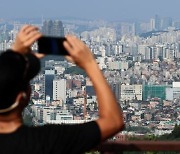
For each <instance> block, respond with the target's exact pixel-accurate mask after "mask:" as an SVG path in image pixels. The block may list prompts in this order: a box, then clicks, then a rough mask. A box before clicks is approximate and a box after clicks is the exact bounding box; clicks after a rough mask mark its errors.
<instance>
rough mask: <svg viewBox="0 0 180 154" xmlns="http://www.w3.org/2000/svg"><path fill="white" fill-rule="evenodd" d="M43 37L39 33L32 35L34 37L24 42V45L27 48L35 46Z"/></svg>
mask: <svg viewBox="0 0 180 154" xmlns="http://www.w3.org/2000/svg"><path fill="white" fill-rule="evenodd" d="M41 36H42V34H41V33H39V32H36V33H32V37H28V38H29V39H28V40H26V41H25V42H24V45H25V46H30V45H32V44H33V43H34V42H35V41H36V40H37V39H39V38H40V37H41Z"/></svg>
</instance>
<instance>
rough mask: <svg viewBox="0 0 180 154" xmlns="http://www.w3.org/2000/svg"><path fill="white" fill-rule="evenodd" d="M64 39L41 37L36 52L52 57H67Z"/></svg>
mask: <svg viewBox="0 0 180 154" xmlns="http://www.w3.org/2000/svg"><path fill="white" fill-rule="evenodd" d="M65 40H66V38H64V37H49V36H42V37H41V38H39V39H38V52H39V53H44V54H53V55H69V54H68V52H67V51H66V49H65V48H64V45H63V42H64V41H65Z"/></svg>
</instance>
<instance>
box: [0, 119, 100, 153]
mask: <svg viewBox="0 0 180 154" xmlns="http://www.w3.org/2000/svg"><path fill="white" fill-rule="evenodd" d="M100 138H101V135H100V129H99V127H98V125H97V123H96V122H95V121H93V122H88V123H84V124H75V125H45V126H38V127H27V126H24V125H23V126H21V127H20V128H19V129H17V130H16V131H15V132H13V133H10V134H0V154H13V153H15V154H70V153H72V154H76V153H83V152H85V151H89V150H91V149H92V148H94V147H95V146H96V145H97V144H98V143H100Z"/></svg>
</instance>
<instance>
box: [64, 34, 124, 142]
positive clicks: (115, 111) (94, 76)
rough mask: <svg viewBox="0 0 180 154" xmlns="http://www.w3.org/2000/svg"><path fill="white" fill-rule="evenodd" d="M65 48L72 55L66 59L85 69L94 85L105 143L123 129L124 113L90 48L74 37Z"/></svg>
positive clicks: (70, 37)
mask: <svg viewBox="0 0 180 154" xmlns="http://www.w3.org/2000/svg"><path fill="white" fill-rule="evenodd" d="M64 46H65V48H66V49H67V50H68V52H69V55H70V56H67V57H66V58H67V59H68V60H69V61H71V62H74V63H76V64H77V65H78V66H80V67H81V68H83V69H84V70H85V72H86V73H87V74H88V76H89V77H90V79H91V81H92V83H93V86H94V88H95V91H96V94H97V99H98V106H99V119H98V120H97V124H98V125H99V128H100V131H101V140H102V141H103V140H105V139H107V138H108V137H111V136H112V135H114V134H116V133H117V132H119V131H120V130H122V129H123V127H124V121H123V115H122V111H121V109H120V107H119V105H118V103H117V101H116V99H115V96H114V94H113V93H112V91H111V88H110V87H109V85H108V83H107V82H106V80H105V78H104V76H103V74H102V72H101V71H100V69H99V67H98V65H97V63H96V61H95V59H94V57H93V55H92V54H91V52H90V50H89V48H88V47H87V46H86V45H85V44H84V43H83V42H82V41H80V40H79V39H77V38H75V37H73V36H68V37H67V41H66V42H64Z"/></svg>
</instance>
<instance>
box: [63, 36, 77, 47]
mask: <svg viewBox="0 0 180 154" xmlns="http://www.w3.org/2000/svg"><path fill="white" fill-rule="evenodd" d="M66 39H67V41H68V43H69V44H70V45H71V47H72V48H73V49H77V48H78V47H79V45H78V44H77V43H76V38H75V36H67V37H66Z"/></svg>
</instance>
